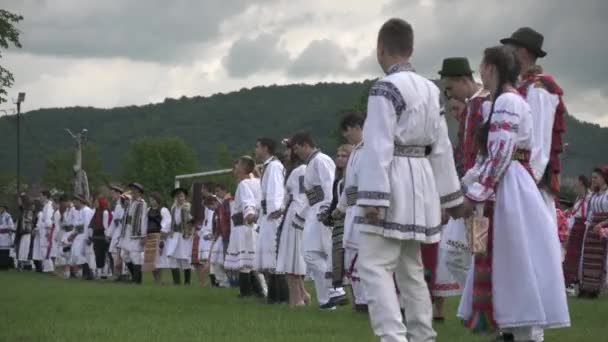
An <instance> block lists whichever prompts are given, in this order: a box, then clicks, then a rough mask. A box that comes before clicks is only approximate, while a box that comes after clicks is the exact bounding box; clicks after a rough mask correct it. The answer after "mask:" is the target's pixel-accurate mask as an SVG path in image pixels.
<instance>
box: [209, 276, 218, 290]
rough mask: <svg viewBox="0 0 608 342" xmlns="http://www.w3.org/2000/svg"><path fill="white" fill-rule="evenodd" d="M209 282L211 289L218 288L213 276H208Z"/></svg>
mask: <svg viewBox="0 0 608 342" xmlns="http://www.w3.org/2000/svg"><path fill="white" fill-rule="evenodd" d="M209 280H210V283H211V287H219V284H218V283H217V280H216V279H215V274H210V275H209Z"/></svg>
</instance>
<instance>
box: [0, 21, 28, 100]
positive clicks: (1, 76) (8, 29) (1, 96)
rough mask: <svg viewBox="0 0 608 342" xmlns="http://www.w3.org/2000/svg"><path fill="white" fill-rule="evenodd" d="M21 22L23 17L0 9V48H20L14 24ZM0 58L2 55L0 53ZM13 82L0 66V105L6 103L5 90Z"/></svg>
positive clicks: (9, 73) (17, 32)
mask: <svg viewBox="0 0 608 342" xmlns="http://www.w3.org/2000/svg"><path fill="white" fill-rule="evenodd" d="M21 20H23V16H21V15H18V14H14V13H11V12H9V11H7V10H3V9H0V47H2V48H3V49H8V48H9V46H10V45H14V46H15V47H17V48H20V47H21V43H20V42H19V33H20V32H19V30H17V28H16V27H15V24H17V23H18V22H20V21H21ZM0 58H2V54H1V52H0ZM14 81H15V79H14V77H13V73H12V72H10V71H9V70H7V69H6V68H4V67H3V66H2V65H0V104H1V103H3V102H6V95H7V93H6V89H8V88H10V87H12V86H13V82H14Z"/></svg>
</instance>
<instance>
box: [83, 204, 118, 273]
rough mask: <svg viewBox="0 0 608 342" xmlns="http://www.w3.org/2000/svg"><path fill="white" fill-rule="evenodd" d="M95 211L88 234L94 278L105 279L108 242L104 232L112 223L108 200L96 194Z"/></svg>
mask: <svg viewBox="0 0 608 342" xmlns="http://www.w3.org/2000/svg"><path fill="white" fill-rule="evenodd" d="M93 207H94V208H95V213H94V214H93V218H92V219H91V223H89V234H90V236H91V240H92V241H93V251H94V252H95V266H96V267H97V270H96V275H95V276H96V278H101V279H106V278H107V277H108V276H107V273H106V271H105V267H106V259H107V257H108V247H109V243H108V241H107V239H106V232H107V231H108V229H109V227H110V225H111V224H112V213H111V212H110V210H109V209H108V200H106V199H105V197H103V196H97V198H95V200H94V201H93Z"/></svg>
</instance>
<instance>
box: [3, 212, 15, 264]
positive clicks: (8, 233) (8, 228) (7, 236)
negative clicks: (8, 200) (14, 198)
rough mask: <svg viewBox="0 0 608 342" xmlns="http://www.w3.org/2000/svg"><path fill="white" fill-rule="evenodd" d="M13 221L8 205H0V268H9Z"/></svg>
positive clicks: (13, 228)
mask: <svg viewBox="0 0 608 342" xmlns="http://www.w3.org/2000/svg"><path fill="white" fill-rule="evenodd" d="M14 233H15V223H14V222H13V218H12V217H11V215H10V214H9V213H8V207H7V206H5V205H0V270H7V269H9V268H10V263H11V260H10V250H11V248H12V246H13V235H14Z"/></svg>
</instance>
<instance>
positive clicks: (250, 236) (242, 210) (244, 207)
mask: <svg viewBox="0 0 608 342" xmlns="http://www.w3.org/2000/svg"><path fill="white" fill-rule="evenodd" d="M254 169H255V162H254V160H253V158H251V157H249V156H244V157H240V158H239V159H238V160H237V161H236V163H235V166H234V175H235V177H236V179H237V180H238V186H237V189H236V193H235V195H234V207H233V208H232V211H231V212H232V222H233V224H234V226H233V227H232V233H231V235H230V244H229V246H228V251H227V255H226V263H225V267H226V269H228V270H233V271H238V272H239V289H240V291H239V297H249V296H251V295H253V294H254V292H255V294H256V295H258V296H261V297H263V296H264V293H263V291H261V289H260V287H259V281H258V280H259V277H258V276H257V274H256V273H255V272H253V268H254V260H255V249H256V241H257V235H258V233H257V218H258V216H259V213H260V208H259V205H260V203H261V201H262V187H261V184H260V179H259V178H256V177H254V176H253V174H252V173H253V172H254Z"/></svg>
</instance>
